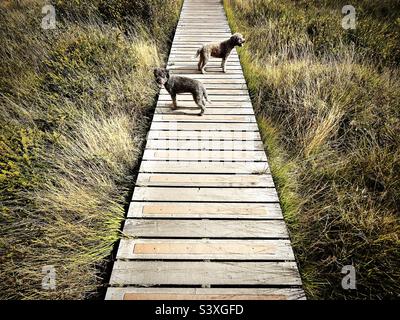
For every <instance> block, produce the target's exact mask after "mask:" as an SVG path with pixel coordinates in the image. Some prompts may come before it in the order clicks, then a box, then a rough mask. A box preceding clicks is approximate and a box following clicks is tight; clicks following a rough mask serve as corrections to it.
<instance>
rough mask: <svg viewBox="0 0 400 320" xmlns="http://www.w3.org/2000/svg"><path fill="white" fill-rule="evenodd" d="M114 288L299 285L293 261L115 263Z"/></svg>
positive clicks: (112, 282)
mask: <svg viewBox="0 0 400 320" xmlns="http://www.w3.org/2000/svg"><path fill="white" fill-rule="evenodd" d="M110 283H111V284H113V285H160V284H161V285H226V284H229V285H287V286H291V285H301V281H300V277H299V275H298V271H297V268H296V263H295V262H203V261H190V262H188V261H179V262H172V261H119V260H118V261H116V262H115V263H114V269H113V272H112V274H111V279H110Z"/></svg>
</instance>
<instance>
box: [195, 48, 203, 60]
mask: <svg viewBox="0 0 400 320" xmlns="http://www.w3.org/2000/svg"><path fill="white" fill-rule="evenodd" d="M201 50H203V47H201V48H199V49H197V52H196V55H195V56H194V57H193V59H196V58H197V57H198V56H199V55H200V52H201Z"/></svg>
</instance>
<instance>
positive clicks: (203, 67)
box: [201, 57, 209, 74]
mask: <svg viewBox="0 0 400 320" xmlns="http://www.w3.org/2000/svg"><path fill="white" fill-rule="evenodd" d="M208 59H209V58H208V57H203V66H202V67H201V73H202V74H206V73H207V72H206V64H207V63H208Z"/></svg>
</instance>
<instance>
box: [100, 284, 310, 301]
mask: <svg viewBox="0 0 400 320" xmlns="http://www.w3.org/2000/svg"><path fill="white" fill-rule="evenodd" d="M304 299H305V296H304V291H303V290H302V289H300V288H262V289H261V288H210V289H209V288H135V287H126V288H109V289H108V290H107V295H106V300H180V301H181V300H304Z"/></svg>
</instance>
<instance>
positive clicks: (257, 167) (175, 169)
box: [139, 160, 270, 174]
mask: <svg viewBox="0 0 400 320" xmlns="http://www.w3.org/2000/svg"><path fill="white" fill-rule="evenodd" d="M139 171H140V172H148V173H154V172H158V173H196V174H197V173H218V174H223V173H226V174H230V173H235V174H240V173H251V174H253V173H254V174H265V173H270V170H269V166H268V163H266V162H229V161H225V162H219V161H218V162H211V161H152V160H143V161H142V163H141V165H140V169H139Z"/></svg>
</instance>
